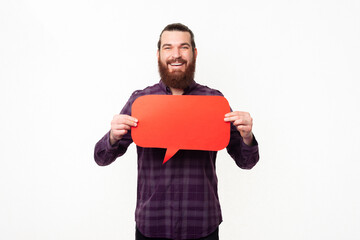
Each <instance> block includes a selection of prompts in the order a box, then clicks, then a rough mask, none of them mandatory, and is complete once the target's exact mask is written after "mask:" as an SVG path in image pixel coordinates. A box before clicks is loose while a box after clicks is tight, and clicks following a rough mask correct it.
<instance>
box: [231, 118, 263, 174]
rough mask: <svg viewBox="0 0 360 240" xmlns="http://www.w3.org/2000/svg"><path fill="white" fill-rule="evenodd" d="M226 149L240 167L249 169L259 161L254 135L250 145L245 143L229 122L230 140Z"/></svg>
mask: <svg viewBox="0 0 360 240" xmlns="http://www.w3.org/2000/svg"><path fill="white" fill-rule="evenodd" d="M226 150H227V152H228V153H229V155H230V156H231V157H232V158H233V159H234V160H235V162H236V164H237V165H238V166H239V167H240V168H242V169H251V168H252V167H254V166H255V165H256V163H257V162H258V161H259V148H258V143H257V141H256V139H255V136H254V139H253V143H252V145H251V146H248V145H246V144H245V143H244V141H243V139H242V137H241V135H240V133H239V131H238V130H237V129H236V127H235V126H234V125H233V124H231V133H230V142H229V144H228V146H227V147H226Z"/></svg>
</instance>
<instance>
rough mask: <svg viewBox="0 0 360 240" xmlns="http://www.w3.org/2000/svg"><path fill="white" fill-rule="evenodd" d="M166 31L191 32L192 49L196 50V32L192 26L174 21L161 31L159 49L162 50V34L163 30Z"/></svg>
mask: <svg viewBox="0 0 360 240" xmlns="http://www.w3.org/2000/svg"><path fill="white" fill-rule="evenodd" d="M165 31H180V32H188V33H190V37H191V39H190V40H191V48H192V51H193V52H194V49H195V48H196V45H195V40H194V33H193V32H192V31H191V30H190V28H188V27H187V26H185V25H184V24H182V23H172V24H169V25H167V26H166V27H165V28H164V29H163V30H162V31H161V33H160V37H159V41H158V44H157V45H158V50H159V51H160V47H161V35H162V34H163V32H165Z"/></svg>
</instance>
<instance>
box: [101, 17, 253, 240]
mask: <svg viewBox="0 0 360 240" xmlns="http://www.w3.org/2000/svg"><path fill="white" fill-rule="evenodd" d="M157 57H158V65H159V73H160V77H161V80H160V82H159V83H157V84H155V85H153V86H150V87H147V88H145V89H143V90H139V91H135V92H134V93H133V94H132V96H131V97H130V99H129V100H128V102H127V103H126V104H125V106H124V108H123V109H122V111H121V113H120V114H117V115H115V116H114V118H113V120H112V121H111V130H110V131H109V132H108V133H106V134H105V136H104V137H103V138H102V139H101V140H100V141H99V142H98V143H97V144H96V146H95V153H94V157H95V161H96V163H97V164H98V165H100V166H105V165H108V164H110V163H112V162H113V161H115V159H116V158H118V157H120V156H122V155H123V154H124V153H125V152H126V150H127V148H128V146H129V145H130V144H131V143H132V138H131V133H130V130H131V127H136V126H137V122H138V120H137V119H136V118H134V117H132V116H131V106H132V104H133V102H134V101H135V100H136V99H137V98H138V97H140V96H144V95H151V94H156V95H215V96H222V94H221V92H219V91H218V90H215V89H211V88H209V87H207V86H203V85H200V84H198V83H196V82H195V81H194V73H195V65H196V57H197V49H196V45H195V41H194V34H193V32H192V31H191V30H190V29H189V28H188V27H187V26H185V25H183V24H180V23H176V24H170V25H168V26H166V27H165V28H164V30H163V31H162V32H161V34H160V37H159V42H158V50H157ZM224 121H226V122H231V123H232V124H231V133H230V141H229V144H228V146H227V152H228V153H229V154H230V156H231V157H232V158H233V159H234V160H235V163H236V164H237V165H238V166H239V167H240V168H243V169H251V168H252V167H253V166H255V164H256V163H257V162H258V160H259V152H258V144H257V141H256V140H255V137H254V135H253V133H252V118H251V116H250V114H249V113H247V112H240V111H233V112H230V113H227V114H225V116H224ZM209 131H211V130H209ZM165 152H166V149H160V148H142V147H139V146H137V153H138V159H137V161H138V183H137V184H138V186H137V204H136V210H135V221H136V233H135V238H136V240H141V239H204V240H205V239H206V240H214V239H219V236H218V226H219V225H220V223H221V222H222V215H221V209H220V203H219V198H218V193H217V176H216V171H215V161H216V155H217V152H214V151H196V150H179V151H178V152H177V153H176V154H175V155H174V156H173V157H172V159H171V161H168V162H166V164H164V165H163V164H162V161H163V159H164V156H165Z"/></svg>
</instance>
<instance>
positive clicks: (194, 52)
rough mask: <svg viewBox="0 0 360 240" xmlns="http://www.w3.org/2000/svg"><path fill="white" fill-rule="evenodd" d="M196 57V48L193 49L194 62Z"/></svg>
mask: <svg viewBox="0 0 360 240" xmlns="http://www.w3.org/2000/svg"><path fill="white" fill-rule="evenodd" d="M196 57H197V48H194V60H196Z"/></svg>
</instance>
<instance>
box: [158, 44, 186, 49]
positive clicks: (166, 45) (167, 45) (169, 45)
mask: <svg viewBox="0 0 360 240" xmlns="http://www.w3.org/2000/svg"><path fill="white" fill-rule="evenodd" d="M171 46H172V44H170V43H164V45H162V48H163V47H171ZM180 46H189V47H190V44H189V43H181V44H180Z"/></svg>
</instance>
